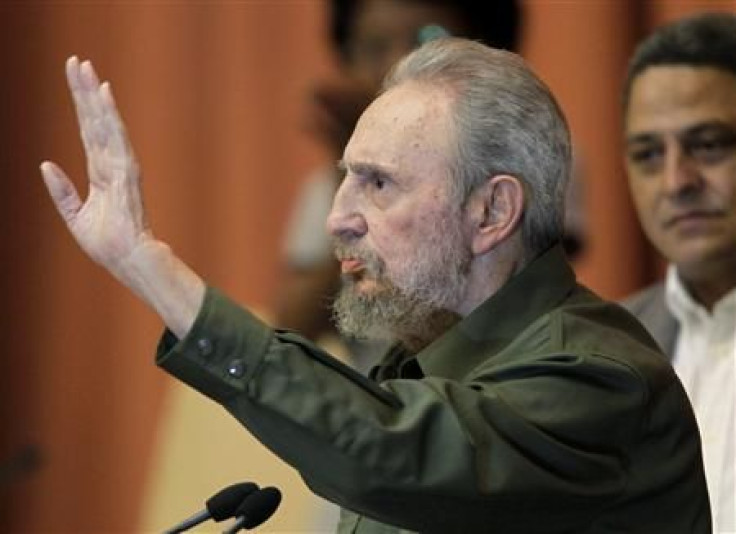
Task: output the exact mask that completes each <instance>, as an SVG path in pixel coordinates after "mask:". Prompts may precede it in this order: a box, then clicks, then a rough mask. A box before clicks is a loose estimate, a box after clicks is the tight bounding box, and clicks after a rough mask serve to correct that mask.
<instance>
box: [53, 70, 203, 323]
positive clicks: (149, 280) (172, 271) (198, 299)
mask: <svg viewBox="0 0 736 534" xmlns="http://www.w3.org/2000/svg"><path fill="white" fill-rule="evenodd" d="M66 76H67V80H68V82H69V89H70V90H71V93H72V98H73V99H74V105H75V107H76V109H77V119H78V120H79V131H80V133H81V136H82V143H83V144H84V151H85V153H86V156H87V174H88V177H89V192H88V194H87V199H86V200H85V201H84V202H82V200H81V198H80V196H79V193H77V190H76V188H75V187H74V185H73V184H72V182H71V180H69V178H68V176H67V175H66V174H65V173H64V171H62V170H61V168H60V167H59V166H58V165H56V164H54V163H51V162H49V161H46V162H44V163H42V164H41V174H42V175H43V178H44V181H45V182H46V187H47V188H48V190H49V193H50V195H51V199H52V200H53V201H54V204H55V205H56V208H57V209H58V210H59V213H60V214H61V217H62V218H63V219H64V221H65V222H66V225H67V226H68V227H69V231H70V232H71V233H72V235H73V236H74V238H75V239H76V240H77V243H79V245H80V246H81V247H82V249H83V250H84V251H85V252H86V253H87V254H88V255H89V256H90V257H91V258H92V259H93V260H95V261H96V262H98V263H100V264H101V265H102V266H103V267H105V268H106V269H107V270H108V271H110V272H111V273H112V274H113V275H114V276H115V277H116V278H117V279H118V280H120V281H121V282H122V283H123V284H125V286H127V287H128V288H129V289H130V290H132V291H133V292H134V293H135V294H136V295H138V296H139V297H140V298H141V299H143V300H144V301H145V302H146V303H147V304H149V305H150V306H151V307H152V308H153V309H154V310H155V311H156V312H157V313H158V314H159V316H160V317H161V318H162V319H163V321H164V322H165V323H166V325H167V326H168V327H169V328H170V329H171V330H172V331H173V332H174V333H175V334H176V335H178V336H179V337H183V336H184V335H185V334H186V333H187V332H188V331H189V328H190V327H191V325H192V324H193V323H194V319H195V317H196V316H197V312H198V310H199V308H200V306H201V304H202V301H203V299H204V293H205V284H204V282H203V281H202V279H201V278H199V276H197V274H196V273H195V272H194V271H192V270H191V269H190V268H189V267H187V266H186V265H185V264H184V263H183V262H182V261H181V260H180V259H179V258H177V257H176V256H175V255H174V254H173V252H172V251H171V249H170V248H169V247H168V246H167V245H166V244H165V243H163V242H161V241H157V240H156V239H154V238H153V235H152V234H151V231H150V230H149V228H148V225H147V223H146V217H145V211H144V209H143V200H142V198H141V190H140V170H139V168H138V162H137V160H136V158H135V154H134V153H133V149H132V148H131V146H130V143H129V141H128V136H127V134H126V132H125V125H124V124H123V121H122V120H121V119H120V116H119V115H118V110H117V108H116V106H115V101H114V100H113V98H112V93H111V92H110V86H109V85H108V84H107V82H105V83H102V84H101V83H100V81H99V79H98V78H97V75H96V74H95V71H94V69H93V68H92V64H91V63H90V62H89V61H84V62H82V63H80V62H79V60H78V59H77V58H76V57H72V58H69V60H68V61H67V63H66Z"/></svg>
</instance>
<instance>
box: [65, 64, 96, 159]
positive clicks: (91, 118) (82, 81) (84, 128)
mask: <svg viewBox="0 0 736 534" xmlns="http://www.w3.org/2000/svg"><path fill="white" fill-rule="evenodd" d="M66 75H67V83H68V85H69V90H70V92H71V95H72V100H73V101H74V108H75V111H76V113H77V121H78V123H79V132H80V136H81V138H82V143H83V145H84V149H85V152H86V153H87V157H88V158H89V157H90V156H91V155H92V153H93V150H94V148H95V147H98V146H99V145H100V139H101V136H100V135H99V132H98V124H99V121H100V120H101V117H100V105H99V103H98V101H99V95H98V94H97V89H98V87H97V86H98V84H99V82H98V80H97V75H96V74H95V72H94V69H92V66H91V64H90V63H89V61H84V62H81V63H80V61H79V59H78V58H77V57H76V56H72V57H70V58H69V60H67V64H66Z"/></svg>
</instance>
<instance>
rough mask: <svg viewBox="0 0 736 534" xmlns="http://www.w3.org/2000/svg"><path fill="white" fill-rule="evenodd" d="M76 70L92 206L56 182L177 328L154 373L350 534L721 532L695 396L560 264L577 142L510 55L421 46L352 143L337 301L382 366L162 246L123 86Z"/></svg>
mask: <svg viewBox="0 0 736 534" xmlns="http://www.w3.org/2000/svg"><path fill="white" fill-rule="evenodd" d="M67 69H68V70H67V75H68V78H69V83H70V87H71V91H72V94H73V96H74V100H75V102H76V106H77V110H78V114H79V121H80V125H81V131H82V139H83V142H84V144H85V150H86V152H87V157H88V160H89V162H88V163H89V165H88V169H89V173H90V177H89V178H90V194H89V197H88V198H87V200H86V201H85V202H82V201H81V199H80V198H79V196H78V195H77V193H76V191H75V189H74V187H73V186H72V184H71V182H70V181H69V179H68V178H67V177H66V176H65V175H64V174H63V172H62V171H61V169H60V168H59V167H58V166H56V165H54V164H52V163H44V164H43V165H42V172H43V176H44V178H45V180H46V184H47V186H48V189H49V192H50V193H51V196H52V198H53V200H54V202H55V204H56V205H57V207H58V209H59V211H60V213H61V215H62V217H63V218H64V220H65V221H66V223H67V225H68V227H69V229H70V231H71V233H72V234H73V235H74V237H75V238H76V239H77V241H78V242H79V244H80V245H81V247H82V248H83V249H84V250H85V251H86V252H87V253H88V254H89V255H90V256H91V257H92V258H93V259H94V260H95V261H97V262H99V263H100V264H102V265H103V266H104V267H105V268H107V269H108V270H109V271H110V272H111V273H112V274H113V275H114V276H116V277H117V278H118V279H119V280H120V281H121V282H122V283H123V284H125V285H126V286H128V287H129V288H131V289H132V290H133V291H134V292H136V293H137V294H138V295H139V296H140V297H141V298H142V299H143V300H145V301H146V302H147V303H148V304H149V305H151V306H152V307H153V308H154V309H155V310H156V311H157V312H158V313H159V315H160V316H161V317H162V318H163V320H164V322H165V323H166V325H167V326H168V327H169V331H168V332H167V333H166V334H165V335H164V338H163V339H162V342H161V344H160V346H159V351H158V363H159V364H160V365H161V366H162V367H164V368H165V369H166V370H167V371H169V372H171V373H172V374H174V375H176V376H177V377H179V378H180V379H181V380H183V381H185V382H187V383H188V384H190V385H191V386H192V387H194V388H197V389H198V390H199V391H201V392H202V393H203V394H205V395H207V396H209V397H210V398H212V399H214V400H215V401H217V402H219V403H221V404H222V405H223V406H224V407H225V408H226V409H227V410H229V411H230V412H231V413H232V414H233V415H234V416H235V417H237V418H238V419H239V420H240V421H241V422H242V424H243V425H244V426H245V427H246V428H248V429H249V430H250V431H251V432H252V433H253V434H254V435H256V436H257V437H258V438H259V439H260V440H261V441H262V442H263V443H265V444H266V445H267V446H268V447H270V448H271V449H272V450H273V451H275V452H276V453H277V454H278V455H279V456H280V457H281V458H283V459H284V460H285V461H287V462H289V463H290V464H291V465H293V466H294V467H295V468H296V469H297V470H299V472H300V474H301V475H302V476H303V477H304V479H305V480H306V482H307V483H308V484H309V485H310V487H311V488H312V489H313V490H314V491H315V492H317V493H319V494H320V495H322V496H324V497H326V498H328V499H330V500H332V501H334V502H336V503H338V504H340V505H342V506H343V508H344V509H345V513H344V514H343V517H342V520H341V522H340V525H339V527H338V529H339V532H357V533H378V532H382V533H385V532H399V531H400V529H408V530H412V531H421V532H443V533H446V532H463V533H465V532H503V533H505V534H512V533H529V534H531V533H539V532H545V533H588V534H593V533H600V534H603V533H611V532H627V533H641V534H645V533H646V534H652V533H668V534H672V533H682V534H685V533H687V534H693V533H698V534H706V533H710V513H709V509H708V501H707V492H706V487H705V479H704V474H703V469H702V461H701V457H700V442H699V437H698V434H697V428H696V425H695V419H694V416H693V414H692V412H691V410H690V407H689V404H688V402H687V397H686V394H685V392H684V391H683V389H682V388H681V386H680V384H679V382H678V380H677V378H676V376H675V374H674V372H673V370H672V368H671V367H670V366H669V365H668V364H667V362H666V360H665V359H664V358H663V357H662V356H661V355H660V354H659V353H658V351H657V348H656V345H655V344H654V343H653V341H651V338H650V337H649V336H648V335H647V334H646V332H645V330H644V329H643V328H642V327H641V326H640V325H639V323H637V322H636V321H635V320H634V319H633V318H632V317H631V316H630V315H629V314H627V313H626V312H625V311H624V310H622V309H621V308H619V307H617V306H615V305H610V304H608V303H605V302H603V301H601V300H600V299H598V298H597V297H596V296H595V295H593V294H592V293H590V292H589V291H587V290H586V289H584V288H582V287H580V286H578V285H576V283H575V277H574V274H573V272H572V270H571V269H570V267H569V265H568V264H567V263H566V261H565V258H564V254H563V252H562V250H561V247H560V245H559V241H560V238H561V236H562V227H563V225H562V219H563V217H562V213H563V196H564V191H565V182H566V179H567V176H568V175H569V172H570V148H569V132H568V129H567V126H566V124H565V121H564V119H563V117H562V115H561V113H560V110H559V109H558V107H557V104H556V103H555V101H554V99H553V97H552V96H551V94H550V93H549V91H548V90H547V88H546V87H545V86H544V85H543V84H542V82H541V81H539V80H538V79H537V78H536V77H535V76H534V75H533V74H532V73H531V72H530V71H529V69H528V68H527V67H526V66H525V65H524V63H523V61H522V60H521V59H520V58H518V57H517V56H515V55H513V54H511V53H508V52H502V51H497V50H492V49H489V48H487V47H485V46H483V45H481V44H478V43H473V42H470V41H464V40H461V39H446V40H437V41H433V42H431V43H429V44H427V45H425V46H423V47H421V48H420V49H418V50H417V51H416V52H414V53H412V54H411V55H409V56H408V57H407V59H405V60H404V61H402V62H401V63H400V65H399V66H398V67H397V69H396V70H395V71H393V74H392V75H391V76H390V77H389V78H388V79H387V81H386V83H385V88H384V91H383V93H382V94H381V95H380V96H379V97H378V98H377V99H376V100H375V101H374V102H373V103H372V104H371V105H370V106H369V108H368V109H367V110H366V111H365V113H364V114H363V116H362V117H361V119H360V120H359V122H358V125H357V126H356V129H355V132H354V134H353V136H352V138H351V140H350V142H349V143H348V146H347V148H346V149H345V152H344V156H343V159H342V166H343V167H344V168H345V171H346V177H345V179H344V181H343V182H342V184H341V186H340V188H339V190H338V192H337V194H336V197H335V201H334V206H333V209H332V212H331V214H330V217H329V221H328V226H329V229H330V231H331V233H332V235H333V236H334V239H335V249H336V254H337V257H338V259H339V260H340V265H341V270H342V273H343V277H344V286H343V290H342V293H341V294H340V296H339V298H338V301H337V303H336V315H337V317H338V320H339V323H340V327H341V328H342V329H343V330H344V331H346V332H348V333H353V334H361V335H366V336H370V337H378V338H381V337H384V336H385V337H391V338H395V339H398V340H400V343H399V344H398V345H397V346H396V347H395V348H394V349H393V350H392V351H391V352H390V353H389V354H388V355H387V356H386V358H385V360H384V361H383V362H382V364H381V365H380V366H379V367H378V368H377V369H376V371H375V372H374V373H373V376H372V379H373V380H369V379H368V378H365V377H363V376H362V375H360V374H358V373H357V372H355V371H353V370H351V369H350V368H347V367H345V366H343V365H342V364H340V363H339V362H338V361H336V360H334V359H332V358H331V357H330V356H328V355H327V354H325V353H323V352H322V351H321V350H320V349H319V348H317V347H316V346H314V345H313V344H311V343H309V342H308V341H306V340H305V339H304V338H302V337H300V336H298V335H296V334H294V333H291V332H287V331H279V330H276V331H274V330H272V329H271V328H269V327H267V326H266V325H264V324H262V323H261V322H259V321H258V320H257V319H256V318H255V317H253V316H252V315H250V314H249V313H248V312H247V311H245V310H243V309H241V308H239V307H238V306H236V305H235V304H234V303H232V302H231V301H230V300H228V299H227V298H226V297H225V296H224V295H223V294H221V293H220V292H218V291H216V290H215V289H213V288H209V287H207V286H206V285H205V283H204V282H203V281H202V280H201V279H200V278H199V277H198V276H197V275H196V274H195V273H193V272H192V271H191V270H190V269H188V268H187V267H186V266H185V265H184V264H183V263H182V262H181V261H180V260H178V259H177V258H176V257H175V256H174V255H173V253H172V252H171V250H170V249H169V248H168V247H167V246H166V245H165V244H163V243H162V242H160V241H158V240H157V239H155V238H154V236H153V234H152V232H151V230H150V229H149V227H148V225H147V224H146V219H145V215H144V212H143V208H142V204H141V202H140V190H139V185H138V177H139V172H138V167H137V165H136V161H135V159H134V156H133V154H132V151H131V149H130V146H129V143H128V141H127V139H126V136H125V131H124V128H123V125H122V123H121V121H120V119H119V117H118V115H117V112H116V109H115V105H114V103H113V99H112V96H111V93H110V89H109V86H108V85H107V84H102V85H100V84H99V82H98V80H97V77H96V75H95V73H94V71H93V69H92V66H91V65H90V64H89V63H88V62H84V63H81V64H80V63H79V62H78V61H77V60H76V59H75V58H72V59H71V60H70V61H69V63H68V67H67Z"/></svg>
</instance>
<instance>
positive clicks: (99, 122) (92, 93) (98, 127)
mask: <svg viewBox="0 0 736 534" xmlns="http://www.w3.org/2000/svg"><path fill="white" fill-rule="evenodd" d="M79 73H80V80H81V83H82V89H83V95H84V96H85V101H86V104H87V106H88V107H89V108H88V111H89V113H90V118H91V120H90V121H89V123H88V124H87V127H88V129H89V132H88V133H89V135H90V138H91V140H92V145H93V146H96V147H105V146H106V145H107V136H108V133H109V132H108V130H107V128H106V127H105V126H106V125H105V106H104V105H103V103H102V96H101V88H100V79H99V78H98V76H97V73H96V72H95V68H94V67H93V66H92V63H91V62H90V61H83V62H82V63H81V64H80V65H79Z"/></svg>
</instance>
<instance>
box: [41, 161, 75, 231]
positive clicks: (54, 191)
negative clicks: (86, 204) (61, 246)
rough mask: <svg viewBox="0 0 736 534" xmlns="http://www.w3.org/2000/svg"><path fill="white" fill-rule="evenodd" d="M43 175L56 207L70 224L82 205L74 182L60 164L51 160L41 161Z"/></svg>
mask: <svg viewBox="0 0 736 534" xmlns="http://www.w3.org/2000/svg"><path fill="white" fill-rule="evenodd" d="M41 175H42V176H43V181H44V182H45V183H46V189H48V190H49V195H50V196H51V200H53V202H54V205H55V206H56V209H57V210H58V211H59V214H60V215H61V217H62V218H63V219H64V221H66V223H67V224H70V223H71V221H72V219H74V217H75V216H76V214H77V213H78V212H79V209H80V208H81V206H82V201H81V200H80V199H79V194H78V193H77V190H76V189H75V187H74V184H72V182H71V180H69V177H68V176H67V175H66V173H65V172H64V171H62V170H61V168H60V167H59V166H58V165H56V164H55V163H52V162H50V161H44V162H43V163H41Z"/></svg>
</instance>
